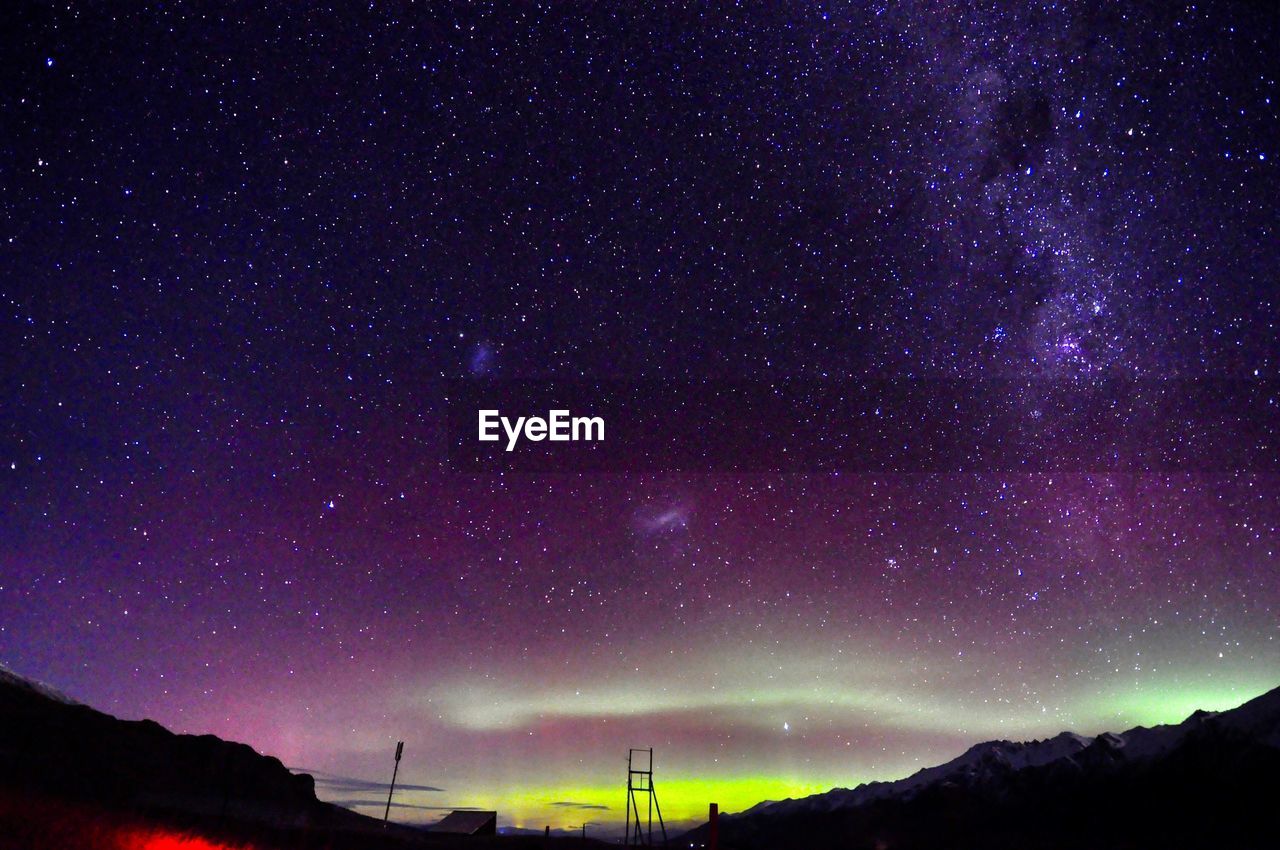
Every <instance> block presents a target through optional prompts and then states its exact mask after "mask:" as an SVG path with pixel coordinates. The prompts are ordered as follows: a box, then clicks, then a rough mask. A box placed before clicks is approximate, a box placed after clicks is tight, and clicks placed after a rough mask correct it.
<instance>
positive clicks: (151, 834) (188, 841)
mask: <svg viewBox="0 0 1280 850" xmlns="http://www.w3.org/2000/svg"><path fill="white" fill-rule="evenodd" d="M119 846H120V850H252V848H250V847H249V846H248V845H243V844H237V845H230V844H220V843H218V842H214V841H209V840H207V839H204V838H199V837H197V836H194V835H185V834H183V833H180V832H166V831H164V830H157V829H132V830H125V831H122V832H121V833H120V835H119Z"/></svg>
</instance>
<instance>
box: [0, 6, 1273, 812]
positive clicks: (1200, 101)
mask: <svg viewBox="0 0 1280 850" xmlns="http://www.w3.org/2000/svg"><path fill="white" fill-rule="evenodd" d="M619 5H624V4H595V5H586V4H567V3H566V4H550V5H549V7H548V4H543V6H542V7H541V8H540V7H535V6H531V5H520V6H518V7H511V8H504V7H501V6H495V5H492V4H468V5H456V6H453V5H450V4H431V6H432V8H431V9H422V8H415V7H409V6H401V5H399V4H386V5H383V4H378V5H376V6H374V7H372V8H361V9H355V8H346V7H339V8H338V9H335V10H324V11H313V12H310V13H307V14H299V13H296V12H294V11H289V10H286V9H285V8H284V7H281V8H274V9H267V10H263V11H247V12H242V13H241V15H242V16H233V15H231V14H230V13H228V12H226V11H224V10H222V9H220V8H219V7H217V6H216V5H215V4H207V5H205V6H204V8H202V9H201V8H199V7H198V6H197V7H188V8H178V7H177V6H175V5H166V6H165V7H164V8H162V9H160V10H153V11H149V12H146V13H143V12H141V11H127V10H125V9H124V8H113V9H112V10H110V11H108V10H103V9H98V10H92V9H86V8H78V7H72V8H71V9H61V8H60V9H52V8H27V9H23V10H14V9H6V10H5V11H4V12H3V13H2V14H3V17H4V18H5V22H4V25H3V26H0V33H3V35H2V36H0V38H3V39H4V42H5V44H4V50H3V51H2V52H0V57H2V58H0V63H2V65H3V78H4V82H5V86H4V91H3V94H2V95H0V140H2V141H3V151H4V156H3V157H2V159H3V163H4V164H3V172H2V174H3V176H2V177H0V188H2V189H3V192H2V193H0V250H3V254H4V258H5V259H4V269H5V272H4V274H3V276H2V277H0V328H2V331H0V338H2V339H3V341H4V356H3V357H2V358H0V386H3V388H4V393H3V399H4V401H3V408H2V409H3V416H2V417H0V541H3V545H0V661H2V662H4V663H5V664H6V665H8V666H11V667H12V668H14V669H15V670H17V671H19V672H21V673H23V674H26V675H30V676H34V677H37V678H40V679H43V680H46V681H49V682H51V683H53V684H54V685H56V686H58V687H59V688H61V689H63V690H65V691H67V692H70V693H71V694H73V695H75V696H76V697H78V698H79V699H81V700H83V701H85V702H88V703H90V704H92V705H95V706H97V707H100V708H102V709H104V710H108V711H111V712H113V713H115V714H118V715H121V716H124V717H130V718H136V717H142V716H147V717H152V718H154V719H156V720H158V721H160V722H162V723H164V724H166V725H168V726H170V727H172V728H174V729H177V730H181V731H190V732H213V733H216V734H219V735H222V736H225V737H229V738H234V739H237V740H243V741H246V742H248V743H250V744H252V745H253V746H255V747H256V748H258V749H260V750H262V751H265V752H269V753H272V754H275V755H278V756H279V757H281V758H282V759H283V760H284V761H285V763H286V764H288V765H290V766H292V767H295V768H299V769H308V770H312V771H315V772H316V773H317V776H318V777H319V791H320V793H321V795H322V796H325V797H326V798H328V799H333V800H339V801H343V802H347V803H349V804H351V805H356V806H364V807H366V808H363V809H362V810H364V811H367V812H371V813H372V812H375V811H376V812H379V813H380V811H381V809H380V805H381V803H379V802H378V801H377V797H378V796H379V794H380V793H381V792H380V791H379V790H378V789H379V787H380V786H378V785H376V784H371V783H377V782H382V781H385V779H386V778H387V776H388V775H389V773H390V767H391V753H392V751H393V749H394V744H395V742H396V741H397V740H405V741H406V742H407V744H406V755H405V761H404V763H403V765H402V768H401V771H400V777H401V779H402V780H403V781H404V782H405V783H406V785H405V787H404V791H403V794H402V795H401V796H400V797H399V799H400V801H401V802H402V803H404V804H405V805H404V806H403V807H400V808H398V809H397V810H396V811H397V812H398V815H399V817H401V818H402V819H404V820H407V821H427V820H432V819H434V818H435V817H437V816H438V813H439V810H440V809H442V808H446V809H447V808H451V807H456V806H483V807H486V808H488V807H493V808H497V809H499V811H500V812H501V817H502V823H504V824H519V825H525V826H531V827H535V828H539V827H541V825H543V824H547V823H549V824H552V825H556V826H572V825H576V824H580V823H582V822H583V821H584V820H589V821H591V822H593V823H596V824H606V825H607V824H609V823H611V822H613V821H616V820H620V819H621V815H622V806H623V797H622V793H621V792H620V790H619V789H620V787H621V781H620V778H619V777H620V773H621V772H622V771H623V770H624V767H623V761H624V759H625V753H626V749H627V748H628V747H631V746H641V747H648V746H652V747H654V748H655V749H656V753H657V769H658V777H657V783H658V788H659V791H660V794H661V796H662V802H663V810H664V813H668V814H669V815H670V817H671V819H672V820H674V821H689V820H691V819H693V818H696V817H698V816H699V815H700V814H703V813H705V811H706V804H707V803H708V802H710V801H713V800H714V801H718V802H719V803H720V805H721V807H722V809H725V810H730V811H732V810H734V809H739V808H745V807H747V806H749V805H751V804H753V803H755V802H758V801H760V800H762V799H770V798H778V797H783V796H794V795H798V794H802V793H808V792H813V791H819V790H825V789H827V788H829V787H831V786H833V785H841V786H852V785H853V784H856V783H858V782H861V781H866V780H870V779H889V778H895V777H898V776H902V775H905V774H906V773H908V772H910V771H912V770H914V769H916V768H918V767H922V766H926V765H928V764H930V763H934V762H936V761H939V760H942V759H944V758H948V757H951V756H954V755H955V754H957V753H958V752H960V751H961V750H963V749H964V748H965V747H967V746H968V745H970V744H972V743H974V742H976V741H978V740H981V739H986V738H992V737H1008V738H1022V739H1025V738H1031V737H1037V736H1039V737H1043V736H1046V735H1051V734H1055V733H1057V732H1059V731H1061V730H1063V729H1073V730H1075V731H1077V732H1080V733H1086V734H1092V733H1097V732H1100V731H1103V730H1107V729H1111V730H1117V729H1120V728H1125V727H1128V726H1132V725H1134V724H1138V723H1146V724H1150V723H1157V722H1165V721H1174V720H1178V719H1181V717H1183V716H1184V715H1185V714H1187V713H1189V712H1190V711H1192V710H1194V709H1196V708H1207V709H1213V708H1223V707H1227V706H1231V705H1235V704H1238V703H1239V702H1242V701H1243V700H1245V699H1246V698H1248V697H1251V696H1253V695H1255V694H1257V693H1260V692H1261V691H1263V690H1265V689H1268V688H1271V687H1274V686H1276V685H1277V684H1280V675H1278V674H1280V646H1277V622H1278V621H1277V610H1278V608H1280V581H1278V580H1277V579H1278V578H1280V574H1278V569H1277V558H1276V550H1277V546H1280V536H1278V528H1280V516H1278V514H1280V508H1278V507H1277V499H1276V496H1277V489H1278V486H1277V485H1278V482H1277V479H1276V477H1275V472H1276V471H1275V470H1274V469H1270V468H1268V469H1265V470H1264V469H1254V468H1250V467H1248V466H1247V465H1246V466H1244V467H1241V466H1239V465H1236V466H1230V467H1223V468H1214V467H1210V468H1205V467H1195V468H1192V467H1188V468H1185V469H1184V468H1180V467H1179V466H1178V465H1177V464H1164V465H1162V466H1160V467H1159V468H1158V469H1157V468H1152V469H1141V468H1139V469H1133V468H1126V469H1113V468H1109V466H1108V458H1106V457H1098V458H1094V459H1093V462H1089V463H1083V464H1082V466H1081V468H1068V469H1054V470H1052V471H1048V470H1043V469H1042V470H1037V471H1024V472H1020V471H1018V470H1017V469H1014V470H1012V471H1010V470H1008V469H1001V470H999V471H996V470H994V469H992V470H988V471H983V470H976V471H975V470H971V469H969V470H965V471H963V472H939V471H936V470H930V471H927V472H926V471H920V472H913V471H911V470H905V471H895V472H892V473H890V472H885V473H880V472H869V471H867V470H866V469H865V467H860V466H859V465H858V463H857V461H856V459H851V461H850V463H849V465H848V466H847V467H846V469H845V471H843V472H840V473H838V474H837V473H834V472H829V473H826V474H822V475H817V474H809V475H803V474H757V473H753V474H746V473H740V472H734V471H733V470H726V469H724V468H714V469H712V468H708V469H707V470H705V471H699V470H686V471H683V472H681V473H679V474H672V473H664V472H660V471H657V470H645V469H643V468H637V469H634V470H631V471H628V472H626V473H625V474H604V473H599V474H562V475H554V474H552V475H533V474H508V475H484V474H471V473H466V474H464V473H463V472H461V471H459V470H458V469H456V468H453V467H452V466H451V465H450V463H449V462H448V460H447V458H445V457H444V456H443V454H442V449H441V443H440V428H439V423H440V420H441V418H442V416H443V415H444V413H445V406H446V403H445V401H444V400H443V398H444V395H445V394H446V389H445V388H446V387H447V386H448V385H449V382H452V381H474V382H479V381H486V380H491V379H494V378H497V379H502V378H537V379H548V380H553V379H576V380H583V379H586V380H589V381H597V380H599V381H603V380H606V379H615V378H645V379H678V380H681V381H687V380H700V379H717V380H719V379H731V380H738V381H747V382H755V383H758V384H760V385H768V384H771V383H779V382H787V381H792V380H805V381H807V380H822V381H826V382H832V383H835V384H836V385H839V383H840V382H842V381H846V380H849V381H852V380H855V379H856V380H861V379H866V378H876V379H892V380H894V381H901V382H903V383H904V384H908V385H911V386H916V387H928V386H929V384H928V382H929V381H930V380H938V379H945V380H949V381H961V382H966V381H973V382H974V386H975V387H982V386H985V385H984V384H982V383H981V382H982V381H984V380H987V379H996V380H998V381H1000V382H1002V383H1001V384H1000V386H1003V387H1009V386H1015V387H1017V389H1016V391H1014V392H1012V393H1008V394H1001V395H998V396H997V395H994V394H993V395H992V396H991V397H990V398H985V397H983V398H980V399H979V400H980V401H982V402H983V403H984V404H989V406H990V409H991V410H992V411H995V413H994V414H993V415H996V416H998V417H1002V418H1006V419H1007V420H1008V421H1009V422H1010V423H1012V424H1014V425H1015V426H1017V427H1022V425H1023V424H1024V423H1029V424H1030V425H1034V427H1037V428H1042V429H1045V433H1048V434H1050V435H1054V437H1053V438H1054V440H1055V441H1056V442H1057V443H1059V444H1061V445H1063V446H1070V445H1071V444H1072V441H1073V439H1076V438H1077V437H1078V430H1077V427H1078V426H1079V424H1080V423H1081V422H1083V421H1085V420H1087V418H1088V417H1089V416H1091V415H1093V414H1094V413H1096V412H1097V411H1099V410H1108V409H1111V408H1114V407H1115V406H1116V404H1117V397H1116V391H1115V387H1116V386H1117V385H1118V384H1117V382H1127V383H1125V384H1124V385H1126V386H1129V385H1137V386H1140V387H1143V388H1144V389H1143V391H1142V393H1139V394H1138V395H1136V396H1132V397H1128V396H1127V397H1126V399H1125V404H1126V405H1128V407H1126V413H1125V419H1124V422H1125V424H1126V427H1128V426H1132V427H1133V429H1134V431H1133V432H1132V433H1133V434H1135V435H1136V434H1139V433H1141V429H1142V428H1143V427H1144V425H1147V424H1150V422H1149V420H1151V419H1152V418H1154V417H1156V416H1157V414H1155V413H1153V412H1152V410H1151V409H1150V408H1149V407H1148V406H1147V405H1149V404H1150V403H1153V401H1152V399H1154V398H1156V397H1158V396H1159V388H1160V387H1162V386H1165V385H1166V383H1167V382H1176V381H1184V380H1198V381H1209V382H1214V381H1221V380H1223V379H1231V380H1238V381H1244V382H1250V381H1256V382H1259V386H1262V387H1263V388H1264V389H1263V390H1261V392H1264V393H1266V392H1271V390H1270V389H1267V387H1269V385H1268V384H1266V383H1265V382H1268V381H1272V380H1274V378H1275V377H1276V374H1275V373H1276V363H1277V361H1276V354H1277V349H1276V342H1275V329H1276V312H1277V311H1276V307H1277V304H1276V300H1275V295H1274V293H1275V269H1276V268H1277V267H1278V264H1280V250H1278V249H1277V239H1276V232H1275V222H1276V213H1277V203H1276V200H1277V198H1280V179H1278V177H1277V170H1276V166H1277V162H1278V161H1280V150H1278V149H1277V144H1276V143H1277V140H1278V139H1280V120H1278V117H1277V104H1276V103H1275V98H1276V97H1277V91H1276V87H1277V75H1276V72H1275V68H1276V66H1275V61H1274V45H1275V44H1276V43H1277V37H1280V32H1278V31H1277V25H1278V24H1280V19H1277V15H1276V13H1275V11H1274V10H1272V9H1270V8H1268V7H1267V4H1249V3H1221V4H1215V5H1197V6H1195V7H1184V6H1180V5H1177V4H1142V5H1137V4H1134V5H1130V4H1124V3H1119V4H1117V3H1106V4H1103V3H1099V4H1061V5H1059V4H1053V3H1026V4H1013V3H990V4H960V3H932V2H930V3H884V4H857V5H852V4H836V3H832V4H786V5H785V8H784V6H783V4H772V5H773V6H774V7H776V8H773V9H772V10H769V11H765V10H756V11H748V10H744V9H738V8H735V9H720V10H715V11H713V10H711V9H709V8H706V7H704V8H701V9H694V8H686V7H670V6H663V5H659V4H644V8H642V9H641V8H635V9H628V10H622V9H618V8H610V7H611V6H619ZM1046 387H1049V388H1051V389H1045V388H1046ZM1152 388H1156V389H1152ZM977 391H978V392H981V390H977ZM1050 395H1051V396H1052V402H1053V403H1047V397H1048V396H1050ZM1264 398H1265V399H1269V398H1270V397H1269V396H1264ZM1135 399H1136V402H1135ZM1268 403H1269V402H1268ZM1228 413H1230V411H1228ZM1251 415H1252V414H1251ZM1206 416H1207V414H1206ZM1209 421H1210V420H1208V419H1201V418H1199V417H1198V415H1197V414H1194V413H1193V414H1192V416H1191V418H1190V420H1189V421H1187V422H1186V423H1184V424H1185V426H1186V428H1187V429H1189V430H1190V431H1199V432H1202V433H1208V434H1209V436H1210V438H1212V434H1213V432H1212V429H1211V428H1209V426H1208V424H1207V423H1208V422H1209ZM1254 426H1255V427H1256V429H1257V430H1259V431H1267V432H1269V433H1274V432H1273V431H1272V430H1271V423H1269V422H1256V423H1254ZM1125 433H1126V434H1127V433H1129V432H1128V431H1127V430H1126V431H1125ZM1121 443H1122V444H1123V445H1124V447H1125V448H1127V449H1140V448H1141V441H1140V439H1139V438H1138V437H1137V436H1131V437H1128V438H1127V439H1125V438H1122V440H1121ZM609 448H610V450H611V451H616V452H618V453H621V454H622V455H624V456H625V454H626V451H627V448H626V446H625V445H617V446H615V445H612V444H610V445H609ZM810 448H812V447H810Z"/></svg>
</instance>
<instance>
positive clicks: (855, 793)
mask: <svg viewBox="0 0 1280 850" xmlns="http://www.w3.org/2000/svg"><path fill="white" fill-rule="evenodd" d="M1209 721H1215V722H1217V723H1219V724H1222V725H1224V726H1238V727H1240V728H1241V729H1247V731H1249V732H1250V733H1254V734H1256V733H1258V732H1259V730H1261V733H1262V737H1264V739H1266V740H1268V741H1269V742H1270V743H1271V744H1272V745H1273V746H1280V689H1277V690H1275V691H1271V692H1270V693H1267V694H1263V695H1262V696H1259V697H1257V698H1256V699H1253V700H1250V701H1249V702H1247V703H1245V704H1244V705H1242V706H1240V707H1238V708H1236V709H1232V710H1231V711H1228V712H1221V713H1219V712H1211V711H1197V712H1195V713H1193V714H1192V715H1191V716H1189V717H1188V718H1187V719H1186V720H1184V721H1182V722H1181V723H1177V724H1168V725H1162V726H1153V727H1145V726H1136V727H1134V728H1132V729H1129V730H1128V731H1126V732H1122V733H1119V734H1117V733H1113V732H1103V733H1101V734H1099V735H1096V736H1092V737H1090V736H1086V735H1078V734H1076V733H1074V732H1062V733H1060V734H1058V735H1056V736H1054V737H1052V738H1046V739H1044V740H1033V741H1028V742H1025V743H1024V742H1014V741H1006V740H996V741H984V742H982V743H980V744H975V745H973V746H972V747H970V748H969V749H968V750H966V751H965V752H964V753H962V754H961V755H959V756H957V757H956V758H954V759H952V760H951V761H948V762H945V763H943V764H940V765H937V766H935V767H927V768H924V769H922V770H919V771H917V772H916V773H913V774H912V775H910V776H908V777H905V778H904V779H899V780H895V781H892V782H869V783H866V784H863V785H859V786H857V787H855V788H833V789H831V790H830V791H827V792H825V793H821V794H815V795H812V796H809V797H802V798H799V799H787V800H780V801H778V802H775V803H767V804H766V803H760V804H757V805H755V806H752V807H751V808H750V809H748V810H747V811H746V812H742V813H741V815H730V816H728V817H731V818H732V817H739V816H742V815H747V814H748V813H750V814H752V815H757V814H759V815H763V816H771V815H786V814H797V813H804V812H824V811H825V812H830V811H836V810H840V809H846V808H850V807H855V806H860V805H863V804H865V803H869V802H872V801H874V800H882V799H887V798H896V799H902V800H909V799H911V798H912V797H914V796H915V795H916V794H918V793H919V792H920V791H922V790H924V789H926V788H932V787H934V786H938V785H941V784H946V783H950V784H960V785H965V786H974V785H978V784H981V783H984V782H986V781H988V780H993V779H998V778H1002V777H1008V776H1009V775H1011V774H1014V773H1018V772H1019V771H1022V770H1026V769H1028V768H1036V767H1043V766H1045V765H1050V764H1054V765H1058V766H1061V767H1064V768H1068V769H1073V770H1079V769H1082V768H1083V767H1084V766H1085V765H1086V764H1087V763H1090V762H1096V761H1098V760H1106V761H1112V762H1115V761H1124V762H1137V761H1141V760H1145V759H1151V758H1154V757H1157V756H1161V755H1164V754H1166V753H1168V752H1170V751H1171V750H1173V749H1174V748H1175V747H1177V746H1178V745H1179V744H1180V743H1181V742H1182V741H1183V740H1184V739H1185V738H1186V736H1187V735H1188V734H1189V733H1190V732H1192V731H1193V730H1195V729H1197V728H1198V727H1200V726H1201V725H1203V724H1205V723H1206V722H1209Z"/></svg>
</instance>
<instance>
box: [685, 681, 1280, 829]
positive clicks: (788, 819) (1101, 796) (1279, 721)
mask: <svg viewBox="0 0 1280 850" xmlns="http://www.w3.org/2000/svg"><path fill="white" fill-rule="evenodd" d="M1277 787H1280V688H1277V689H1275V690H1272V691H1270V692H1268V693H1266V694H1263V695H1261V696H1259V697H1257V698H1256V699H1253V700H1250V701H1249V702H1247V703H1245V704H1244V705H1241V706H1240V707H1238V708H1235V709H1232V710H1230V711H1225V712H1221V713H1214V712H1206V711H1197V712H1195V713H1194V714H1192V715H1191V716H1190V717H1188V718H1187V719H1186V720H1184V721H1183V722H1182V723H1178V724H1172V725H1167V726H1156V727H1153V728H1145V727H1138V728H1135V729H1130V730H1129V731H1127V732H1123V733H1120V734H1112V733H1104V734H1101V735H1098V736H1096V737H1086V736H1081V735H1076V734H1073V733H1071V732H1063V733H1062V734H1060V735H1057V736H1055V737H1053V738H1049V739H1047V740H1043V741H1031V742H1028V743H1015V742H1010V741H988V742H985V743H982V744H977V745H976V746H973V747H971V748H970V749H969V750H967V751H966V752H965V753H964V754H962V755H961V756H959V757H958V758H955V759H953V760H951V761H949V762H946V763H945V764H941V765H938V766H936V767H931V768H926V769H924V770H921V771H919V772H917V773H915V774H913V775H912V776H909V777H907V778H905V779H901V780H898V781H896V782H872V783H868V784H866V785H860V786H858V787H857V788H852V789H845V788H836V789H832V790H831V791H828V792H826V793H823V794H815V795H813V796H811V797H805V798H802V799H795V800H782V801H778V802H773V803H762V804H759V805H756V806H753V807H752V808H751V809H748V810H747V811H746V812H743V813H740V814H737V815H725V816H723V817H721V819H720V838H721V841H720V846H721V847H722V848H725V850H730V848H737V849H738V850H764V849H765V848H769V850H791V848H795V850H800V848H804V849H805V850H836V848H840V850H864V849H865V850H934V848H937V850H941V848H948V850H955V849H956V848H961V849H963V848H974V849H975V850H977V848H984V850H1002V848H1009V850H1014V848H1020V850H1039V849H1040V848H1044V850H1068V848H1071V849H1072V850H1075V848H1082V849H1083V848H1089V850H1094V849H1095V848H1108V849H1109V850H1111V849H1113V850H1138V849H1139V848H1153V850H1154V848H1162V850H1163V848H1183V847H1185V848H1208V847H1230V848H1233V850H1239V848H1264V847H1266V848H1275V847H1280V820H1277V818H1276V815H1275V810H1274V809H1273V806H1274V805H1275V800H1276V795H1275V789H1276V788H1277ZM706 839H707V826H706V825H704V826H702V827H699V828H697V829H695V830H693V831H691V832H689V833H687V834H686V835H684V836H683V837H682V838H681V839H680V840H679V844H678V846H686V847H687V846H695V847H696V846H700V845H702V844H703V843H704V842H705V841H706Z"/></svg>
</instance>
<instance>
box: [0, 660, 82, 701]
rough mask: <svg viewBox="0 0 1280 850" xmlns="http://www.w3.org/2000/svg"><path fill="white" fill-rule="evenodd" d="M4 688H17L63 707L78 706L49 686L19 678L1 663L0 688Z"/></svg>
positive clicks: (33, 680)
mask: <svg viewBox="0 0 1280 850" xmlns="http://www.w3.org/2000/svg"><path fill="white" fill-rule="evenodd" d="M5 686H8V687H12V688H19V689H21V690H24V691H31V692H32V693H37V694H40V696H42V697H47V698H49V699H51V700H54V701H55V702H60V703H62V704H63V705H80V703H79V702H77V701H76V700H73V699H72V698H71V697H69V696H67V695H66V694H64V693H63V692H62V691H60V690H58V689H57V688H55V687H53V686H51V685H46V684H45V683H44V682H41V681H38V680H36V679H28V678H27V677H26V676H19V675H18V674H17V673H15V672H13V671H12V670H11V669H9V668H8V667H7V666H5V665H4V664H3V663H0V687H5Z"/></svg>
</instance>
